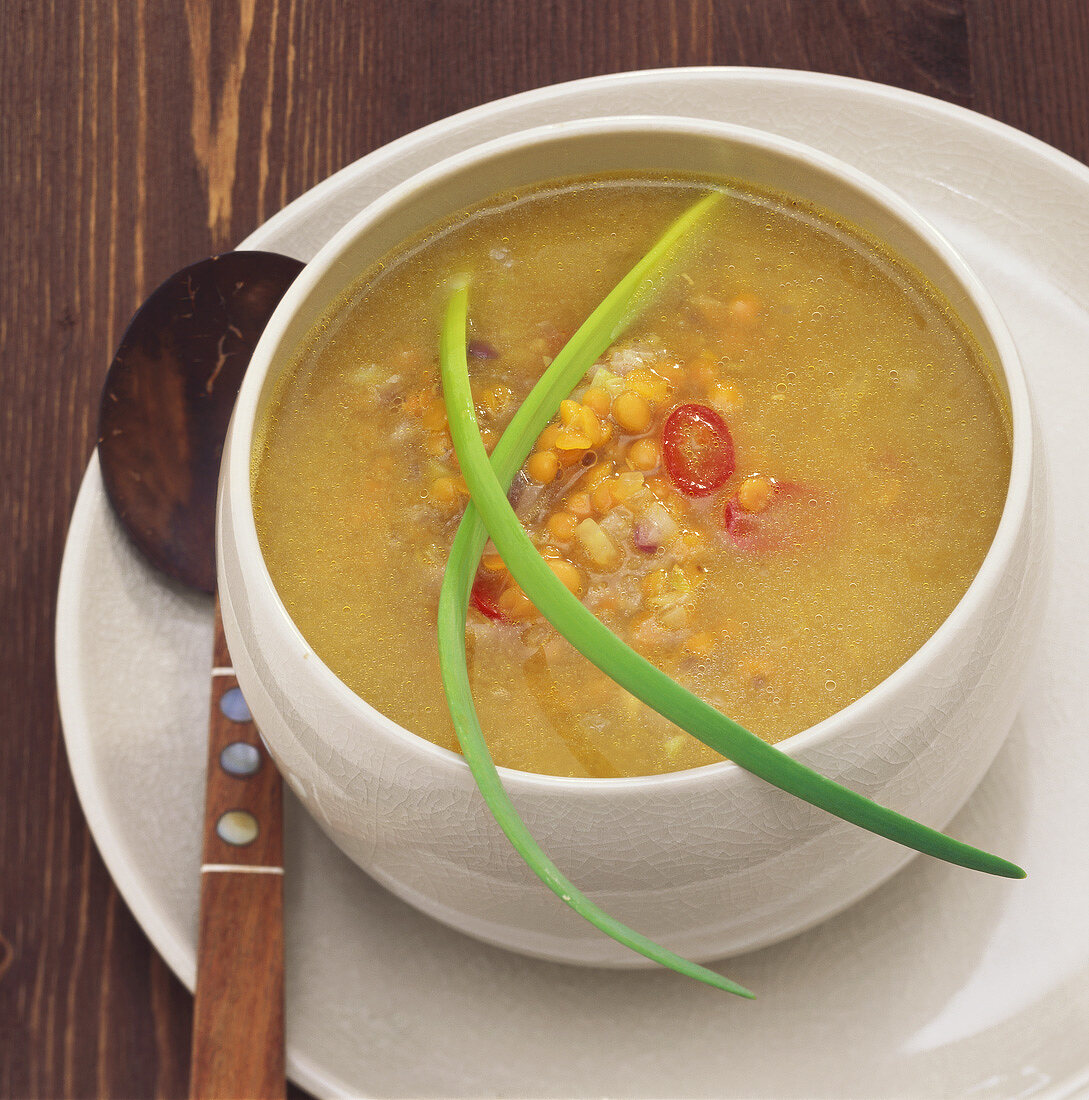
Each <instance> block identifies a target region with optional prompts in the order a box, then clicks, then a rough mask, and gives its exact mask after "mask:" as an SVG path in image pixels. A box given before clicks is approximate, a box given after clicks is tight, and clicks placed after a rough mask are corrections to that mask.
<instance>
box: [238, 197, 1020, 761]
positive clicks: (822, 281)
mask: <svg viewBox="0 0 1089 1100" xmlns="http://www.w3.org/2000/svg"><path fill="white" fill-rule="evenodd" d="M708 186H717V187H719V188H721V189H724V190H726V191H727V199H726V201H725V202H723V203H722V204H720V206H719V207H718V209H717V210H716V212H714V213H713V214H712V215H710V216H709V217H708V218H707V219H706V220H705V221H704V222H703V223H702V224H701V227H700V228H699V229H698V230H697V231H696V233H695V235H694V238H695V239H693V241H692V242H691V244H690V247H689V248H688V249H687V251H686V253H685V255H684V256H683V258H682V259H681V260H680V261H679V262H678V263H677V264H676V265H675V268H674V270H673V271H671V272H670V273H669V274H668V276H667V278H666V279H665V281H664V285H663V287H662V289H661V291H660V293H659V294H658V295H657V297H656V298H655V299H654V300H653V301H652V302H651V304H650V305H649V306H648V308H647V309H646V310H645V311H644V313H643V315H642V316H641V317H640V318H638V319H637V320H636V322H635V323H634V324H633V325H632V326H631V327H630V328H629V329H628V330H627V331H626V332H625V333H624V334H623V336H622V337H621V339H620V340H619V341H618V342H617V343H616V344H615V345H614V346H613V347H612V348H610V349H609V351H608V352H607V353H606V354H605V355H604V356H603V357H602V359H601V360H600V361H599V362H598V363H597V364H596V365H595V367H594V368H593V369H592V370H591V371H590V373H589V374H588V375H587V377H586V379H585V380H584V381H583V383H582V384H580V386H579V387H578V388H576V390H575V391H574V393H573V394H572V397H571V399H570V400H569V401H567V402H565V403H564V406H563V408H562V409H561V411H560V414H559V415H558V416H557V418H556V420H555V421H554V422H553V424H551V425H550V426H549V427H548V428H547V429H546V430H545V432H544V433H543V434H542V436H541V438H540V439H539V441H538V444H537V449H536V451H535V453H534V454H533V455H532V456H531V457H530V459H529V460H528V461H527V463H526V466H525V467H524V469H523V471H522V473H521V475H520V476H519V478H518V479H517V480H516V482H515V484H514V486H513V488H512V493H511V496H512V499H513V500H515V502H516V507H517V510H518V512H519V515H520V516H521V517H522V519H523V522H524V523H525V525H526V528H527V530H528V531H529V533H530V535H531V537H532V538H533V540H534V542H535V543H536V544H537V546H538V547H539V548H540V550H541V551H542V553H543V554H545V556H546V557H548V558H550V559H551V560H552V561H553V569H554V571H555V572H556V573H557V575H558V576H559V577H560V579H561V580H563V581H564V583H565V584H567V585H568V586H569V587H570V588H572V589H573V590H574V591H576V592H577V593H578V594H579V595H580V597H581V598H582V600H583V601H584V602H585V604H586V605H587V606H588V607H589V608H590V609H591V610H592V611H593V612H594V613H595V614H596V615H597V616H599V617H600V618H601V619H603V620H604V621H605V622H606V623H607V624H608V625H609V626H610V627H611V628H612V629H613V630H615V631H616V632H618V633H619V634H620V635H621V636H622V637H623V638H625V640H627V641H628V642H629V644H631V645H632V646H634V648H636V649H637V650H639V651H640V652H641V653H642V654H643V655H644V656H646V657H647V658H648V659H650V660H651V661H653V662H654V663H655V664H657V665H658V666H659V667H661V668H662V669H663V670H665V671H666V672H668V673H669V674H670V675H671V676H673V677H674V678H675V679H677V680H679V681H680V682H681V683H683V684H684V685H685V686H687V687H689V688H690V689H691V690H693V691H695V692H696V693H697V694H699V695H701V696H702V697H703V698H705V699H706V700H708V701H709V702H710V703H712V704H713V705H714V706H716V707H718V708H719V709H720V710H722V711H723V712H725V713H726V714H728V715H730V716H731V717H732V718H735V719H736V720H737V721H739V722H741V723H742V724H743V725H745V726H747V727H748V728H749V729H751V730H753V731H754V732H756V733H758V734H759V735H760V736H761V737H763V738H765V739H766V740H768V741H773V742H774V741H778V740H780V739H782V738H784V737H787V736H790V735H791V734H794V733H797V732H799V731H801V730H803V729H805V728H807V727H808V726H811V725H813V724H814V723H815V722H818V721H820V720H821V719H823V718H825V717H827V716H828V715H830V714H832V713H833V712H835V711H837V710H839V709H840V708H842V707H843V706H845V705H846V704H847V703H849V702H851V701H853V700H854V699H857V698H858V697H859V696H860V695H862V694H863V693H864V692H865V691H866V690H868V689H869V688H871V687H873V686H874V685H875V684H877V683H878V682H879V681H880V680H882V679H883V678H885V677H886V676H888V675H889V673H891V672H892V671H893V670H894V669H895V668H896V667H897V666H898V665H900V664H902V663H903V661H904V660H905V659H906V658H907V657H909V656H910V655H911V654H912V653H913V652H914V651H915V650H916V649H918V648H919V646H920V645H921V644H922V643H923V642H924V641H925V640H926V639H927V637H928V636H929V635H930V634H932V633H933V632H934V630H935V629H936V628H937V627H938V625H939V624H940V623H941V622H942V620H943V619H944V618H945V617H946V616H947V615H948V614H949V613H950V611H951V610H952V609H953V607H954V605H955V604H956V603H957V601H958V600H959V599H960V597H961V595H962V594H963V593H964V591H965V589H966V588H967V587H968V585H969V583H970V581H971V579H972V577H973V575H974V574H975V572H976V571H977V569H978V567H979V565H980V562H981V561H982V559H983V556H984V554H985V552H986V550H987V547H988V545H989V544H990V541H991V539H992V537H993V535H994V531H995V528H996V526H997V523H998V518H999V514H1000V512H1001V508H1002V503H1003V500H1004V496H1005V491H1006V484H1007V478H1008V472H1009V463H1010V444H1009V429H1008V422H1007V414H1006V411H1005V406H1004V403H1003V401H1002V400H1001V399H1000V398H999V397H998V395H997V393H996V390H995V388H994V383H993V379H992V376H991V374H990V373H989V368H988V365H987V364H986V362H985V361H984V360H983V359H982V357H981V354H980V352H979V350H978V349H977V347H976V346H975V345H974V343H973V342H972V340H971V339H970V338H969V337H968V335H967V334H966V332H965V330H964V329H963V326H962V325H961V324H960V322H959V321H958V320H957V319H956V317H955V316H954V315H953V314H952V313H951V311H950V309H949V308H948V306H947V305H946V304H945V303H944V302H943V301H942V300H941V298H940V297H939V296H938V295H937V294H936V293H935V291H934V290H933V289H932V288H930V287H929V286H928V285H927V284H925V283H924V282H923V281H922V279H921V278H920V277H919V276H918V275H917V273H914V272H913V271H911V270H909V269H908V268H907V267H906V266H905V265H903V264H902V263H900V262H899V261H897V260H896V259H895V258H894V257H892V256H890V255H889V254H888V253H887V252H886V251H884V250H883V249H882V248H881V247H880V246H878V245H876V244H875V243H874V242H872V241H870V240H868V239H865V238H863V237H862V236H861V235H859V234H858V233H856V232H855V231H853V230H851V229H850V228H849V227H845V226H843V225H842V224H839V223H837V222H835V221H834V220H832V219H831V218H830V217H827V216H825V215H823V214H822V213H821V212H820V211H817V210H815V209H813V208H811V207H809V206H807V205H804V204H801V203H798V202H796V201H793V200H791V199H789V198H786V197H783V196H777V195H773V194H765V193H759V192H755V191H752V190H748V189H746V188H744V187H741V186H738V185H735V184H732V183H730V184H726V183H722V182H719V183H710V182H709V181H699V180H689V179H683V180H660V179H651V178H633V179H628V178H623V179H622V178H605V179H598V180H594V181H588V180H582V181H577V180H576V181H559V182H557V183H554V184H550V185H545V186H542V187H539V188H536V189H533V190H529V191H527V192H524V193H518V194H507V195H502V196H497V197H496V199H494V200H493V201H491V202H489V203H486V204H484V205H483V206H481V207H480V208H478V209H475V210H473V211H471V212H468V213H466V214H464V215H462V216H460V217H458V218H456V219H453V220H451V221H449V222H447V223H444V224H443V225H441V226H440V227H437V229H436V231H435V232H434V233H432V234H431V235H429V236H427V237H425V238H421V239H420V240H417V241H414V242H410V244H409V245H407V246H406V247H405V248H404V249H403V250H402V251H401V252H399V253H397V254H395V255H393V256H390V257H387V258H386V260H385V261H384V262H383V264H381V265H380V266H379V267H378V268H377V269H376V270H373V271H370V272H367V273H365V274H363V275H362V276H361V277H360V279H359V280H358V281H357V282H356V283H355V285H354V286H353V287H352V288H351V290H350V291H349V292H348V293H347V294H346V295H345V296H344V298H343V299H342V300H341V301H340V302H338V303H337V304H336V306H335V307H334V308H333V309H332V310H331V311H330V312H329V314H328V315H327V316H326V317H325V318H324V319H323V321H322V323H321V324H320V325H319V326H317V327H316V329H315V330H314V331H313V332H312V333H311V335H310V337H309V339H308V341H307V342H306V345H305V346H304V347H302V348H301V349H300V351H299V353H298V356H297V358H296V361H295V362H294V364H293V365H292V367H291V368H290V369H289V370H288V371H287V372H286V373H285V376H284V377H283V379H282V380H281V381H280V383H279V386H278V389H277V391H276V393H275V395H274V397H273V400H272V401H271V403H270V406H269V411H268V413H267V415H266V420H265V423H264V424H263V425H261V430H260V432H259V437H258V443H257V446H256V447H255V452H254V507H255V515H256V520H257V529H258V535H259V538H260V542H261V546H262V549H263V552H264V555H265V559H266V561H267V564H268V568H269V571H270V573H271V575H272V578H273V581H274V583H275V585H276V587H277V590H278V591H279V593H280V595H281V597H282V599H283V601H284V603H285V605H286V607H287V609H288V611H289V612H290V614H291V615H292V617H293V618H294V620H295V622H296V623H297V624H298V626H299V628H300V630H301V631H302V633H303V635H304V636H305V637H306V638H307V640H308V641H309V642H310V643H311V644H312V645H313V647H314V649H315V650H316V651H317V653H318V655H319V656H320V657H321V658H322V660H323V661H325V662H326V663H327V664H328V665H329V667H330V668H331V669H332V670H333V671H334V672H335V673H336V674H337V675H338V676H339V677H340V678H341V679H342V680H343V681H344V682H345V683H346V684H348V685H349V686H350V687H351V688H352V689H354V690H355V691H356V692H358V693H359V694H360V695H361V696H362V697H363V698H365V699H366V700H368V701H369V702H370V703H371V704H372V705H373V706H375V707H376V708H377V709H378V710H380V711H382V712H383V713H384V714H386V715H387V716H388V717H390V718H391V719H393V720H394V721H396V722H399V723H400V724H402V725H403V726H405V727H407V728H408V729H410V730H413V731H415V732H416V733H418V734H420V735H422V736H424V737H427V738H429V739H430V740H432V741H434V742H436V743H437V744H440V745H444V746H446V747H448V748H451V749H456V747H457V746H456V741H455V738H454V735H453V727H452V725H451V722H450V719H449V717H448V715H447V712H446V707H445V702H444V697H443V693H442V687H441V684H440V680H439V666H438V656H437V651H436V644H435V622H436V609H437V605H438V595H439V588H440V585H441V581H442V575H443V569H444V566H445V561H446V556H447V553H448V550H449V547H450V543H451V541H452V539H453V535H454V531H455V529H456V527H457V523H458V520H459V519H460V516H461V513H462V511H463V510H464V506H465V503H466V500H467V496H466V490H465V486H464V482H463V481H462V480H461V479H460V477H459V473H458V468H457V461H456V458H455V456H454V454H453V451H452V449H451V442H450V436H449V432H448V430H447V422H446V415H445V410H444V407H443V403H442V396H441V390H440V383H439V368H438V333H439V326H440V319H441V316H442V311H443V309H444V306H445V301H446V298H447V295H448V292H449V284H450V281H451V280H452V279H453V278H455V277H457V276H460V275H464V274H467V275H469V277H470V278H471V291H470V327H471V331H470V343H469V362H470V370H471V373H472V380H473V387H474V393H475V395H476V400H477V407H478V412H479V416H480V420H481V425H482V428H483V432H484V436H485V441H486V444H487V445H488V446H489V448H490V447H491V446H492V445H494V443H495V442H496V440H497V439H498V437H499V435H500V434H501V432H502V430H503V428H504V427H505V425H506V424H507V422H508V421H509V420H510V418H511V416H512V415H513V413H514V411H515V409H516V408H517V406H518V404H519V402H520V401H521V400H522V399H523V398H524V397H525V396H526V394H527V393H528V392H529V390H530V389H531V387H532V386H533V384H534V382H535V381H536V380H537V379H538V378H539V377H540V375H541V373H542V371H543V369H544V368H545V366H546V365H547V364H548V363H549V362H550V361H551V358H552V357H553V356H554V355H555V354H556V352H557V351H558V350H559V348H560V347H562V346H563V344H564V342H565V340H566V338H567V337H568V336H569V335H570V334H571V333H572V332H574V330H575V329H576V328H577V327H578V326H579V324H580V323H581V322H582V321H583V320H584V319H585V318H586V316H587V315H588V314H589V313H590V312H591V311H592V310H593V308H594V307H595V306H597V305H598V304H599V302H600V301H601V300H602V299H603V298H604V297H605V295H606V294H607V293H608V292H609V290H610V289H611V288H612V287H613V286H614V285H615V284H616V283H617V282H618V281H619V279H620V278H621V277H622V276H623V275H624V274H625V273H626V272H627V271H628V270H629V269H630V268H631V267H632V265H633V264H634V263H635V262H636V261H637V260H638V259H639V258H640V257H641V256H642V255H643V254H644V253H645V252H646V251H647V250H648V249H649V248H650V247H651V245H652V244H653V243H654V242H655V241H656V240H657V239H658V237H659V236H660V234H661V233H662V232H663V230H664V229H665V228H666V227H667V226H668V225H669V224H670V222H671V221H672V220H673V219H674V218H675V217H676V216H678V215H679V214H680V213H681V212H682V211H683V210H684V209H686V208H687V207H688V206H689V205H690V204H691V203H692V202H694V201H695V200H696V199H697V198H698V197H699V196H700V195H701V194H703V193H705V191H706V189H707V188H708ZM467 642H468V650H469V658H470V672H471V678H472V684H473V690H474V696H475V699H476V702H477V706H478V710H479V713H480V718H481V724H482V726H483V728H484V731H485V734H486V735H487V738H488V742H489V745H490V747H491V749H492V753H493V755H494V757H495V760H496V763H498V764H500V765H505V766H507V767H511V768H518V769H522V770H525V771H536V772H544V773H551V774H555V775H563V776H630V775H645V774H653V773H659V772H666V771H673V770H677V769H682V768H690V767H695V766H698V765H702V764H708V763H712V762H713V761H715V760H717V759H719V757H718V756H717V755H716V754H715V753H714V752H713V751H712V750H711V749H709V748H707V747H706V746H704V745H703V744H701V743H700V742H699V741H697V740H695V739H694V738H692V737H690V736H688V735H687V734H685V733H683V732H682V731H680V730H679V729H677V727H675V726H673V725H672V724H671V723H669V722H667V721H666V720H665V719H663V718H661V717H659V716H658V715H656V714H655V713H654V712H653V711H651V710H649V709H648V708H646V707H645V706H643V705H642V704H641V703H639V702H638V701H636V700H635V699H634V698H632V697H631V696H629V695H628V694H627V693H626V692H625V691H623V689H621V688H619V687H617V686H616V685H615V684H614V683H613V682H612V681H611V680H609V679H608V678H607V677H605V676H604V675H603V674H601V673H600V672H598V671H597V670H596V669H595V668H594V667H593V666H592V665H591V664H590V663H589V662H588V661H586V660H585V659H584V658H583V657H581V656H580V655H579V654H578V653H576V652H575V651H574V650H573V649H572V648H571V647H570V646H569V645H568V644H567V642H566V641H565V640H564V639H563V638H562V637H561V636H559V635H558V634H557V633H556V632H555V631H554V630H553V629H552V628H551V627H550V626H549V624H548V623H547V622H546V621H544V620H543V619H541V618H540V617H539V616H538V615H537V613H536V610H535V609H534V607H533V605H532V604H531V603H530V602H529V601H528V600H527V599H526V597H525V595H524V594H523V593H522V592H521V591H520V589H519V588H518V587H517V585H515V584H514V583H513V582H512V580H511V578H510V577H509V575H508V574H507V572H506V570H505V568H504V567H503V564H502V561H501V560H500V559H499V557H498V555H496V554H495V553H494V551H492V549H491V547H489V550H488V551H487V552H486V553H485V556H484V559H483V562H482V566H481V570H480V573H479V574H478V578H477V583H476V586H475V587H474V594H473V606H472V608H471V609H470V613H469V624H468V638H467Z"/></svg>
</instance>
